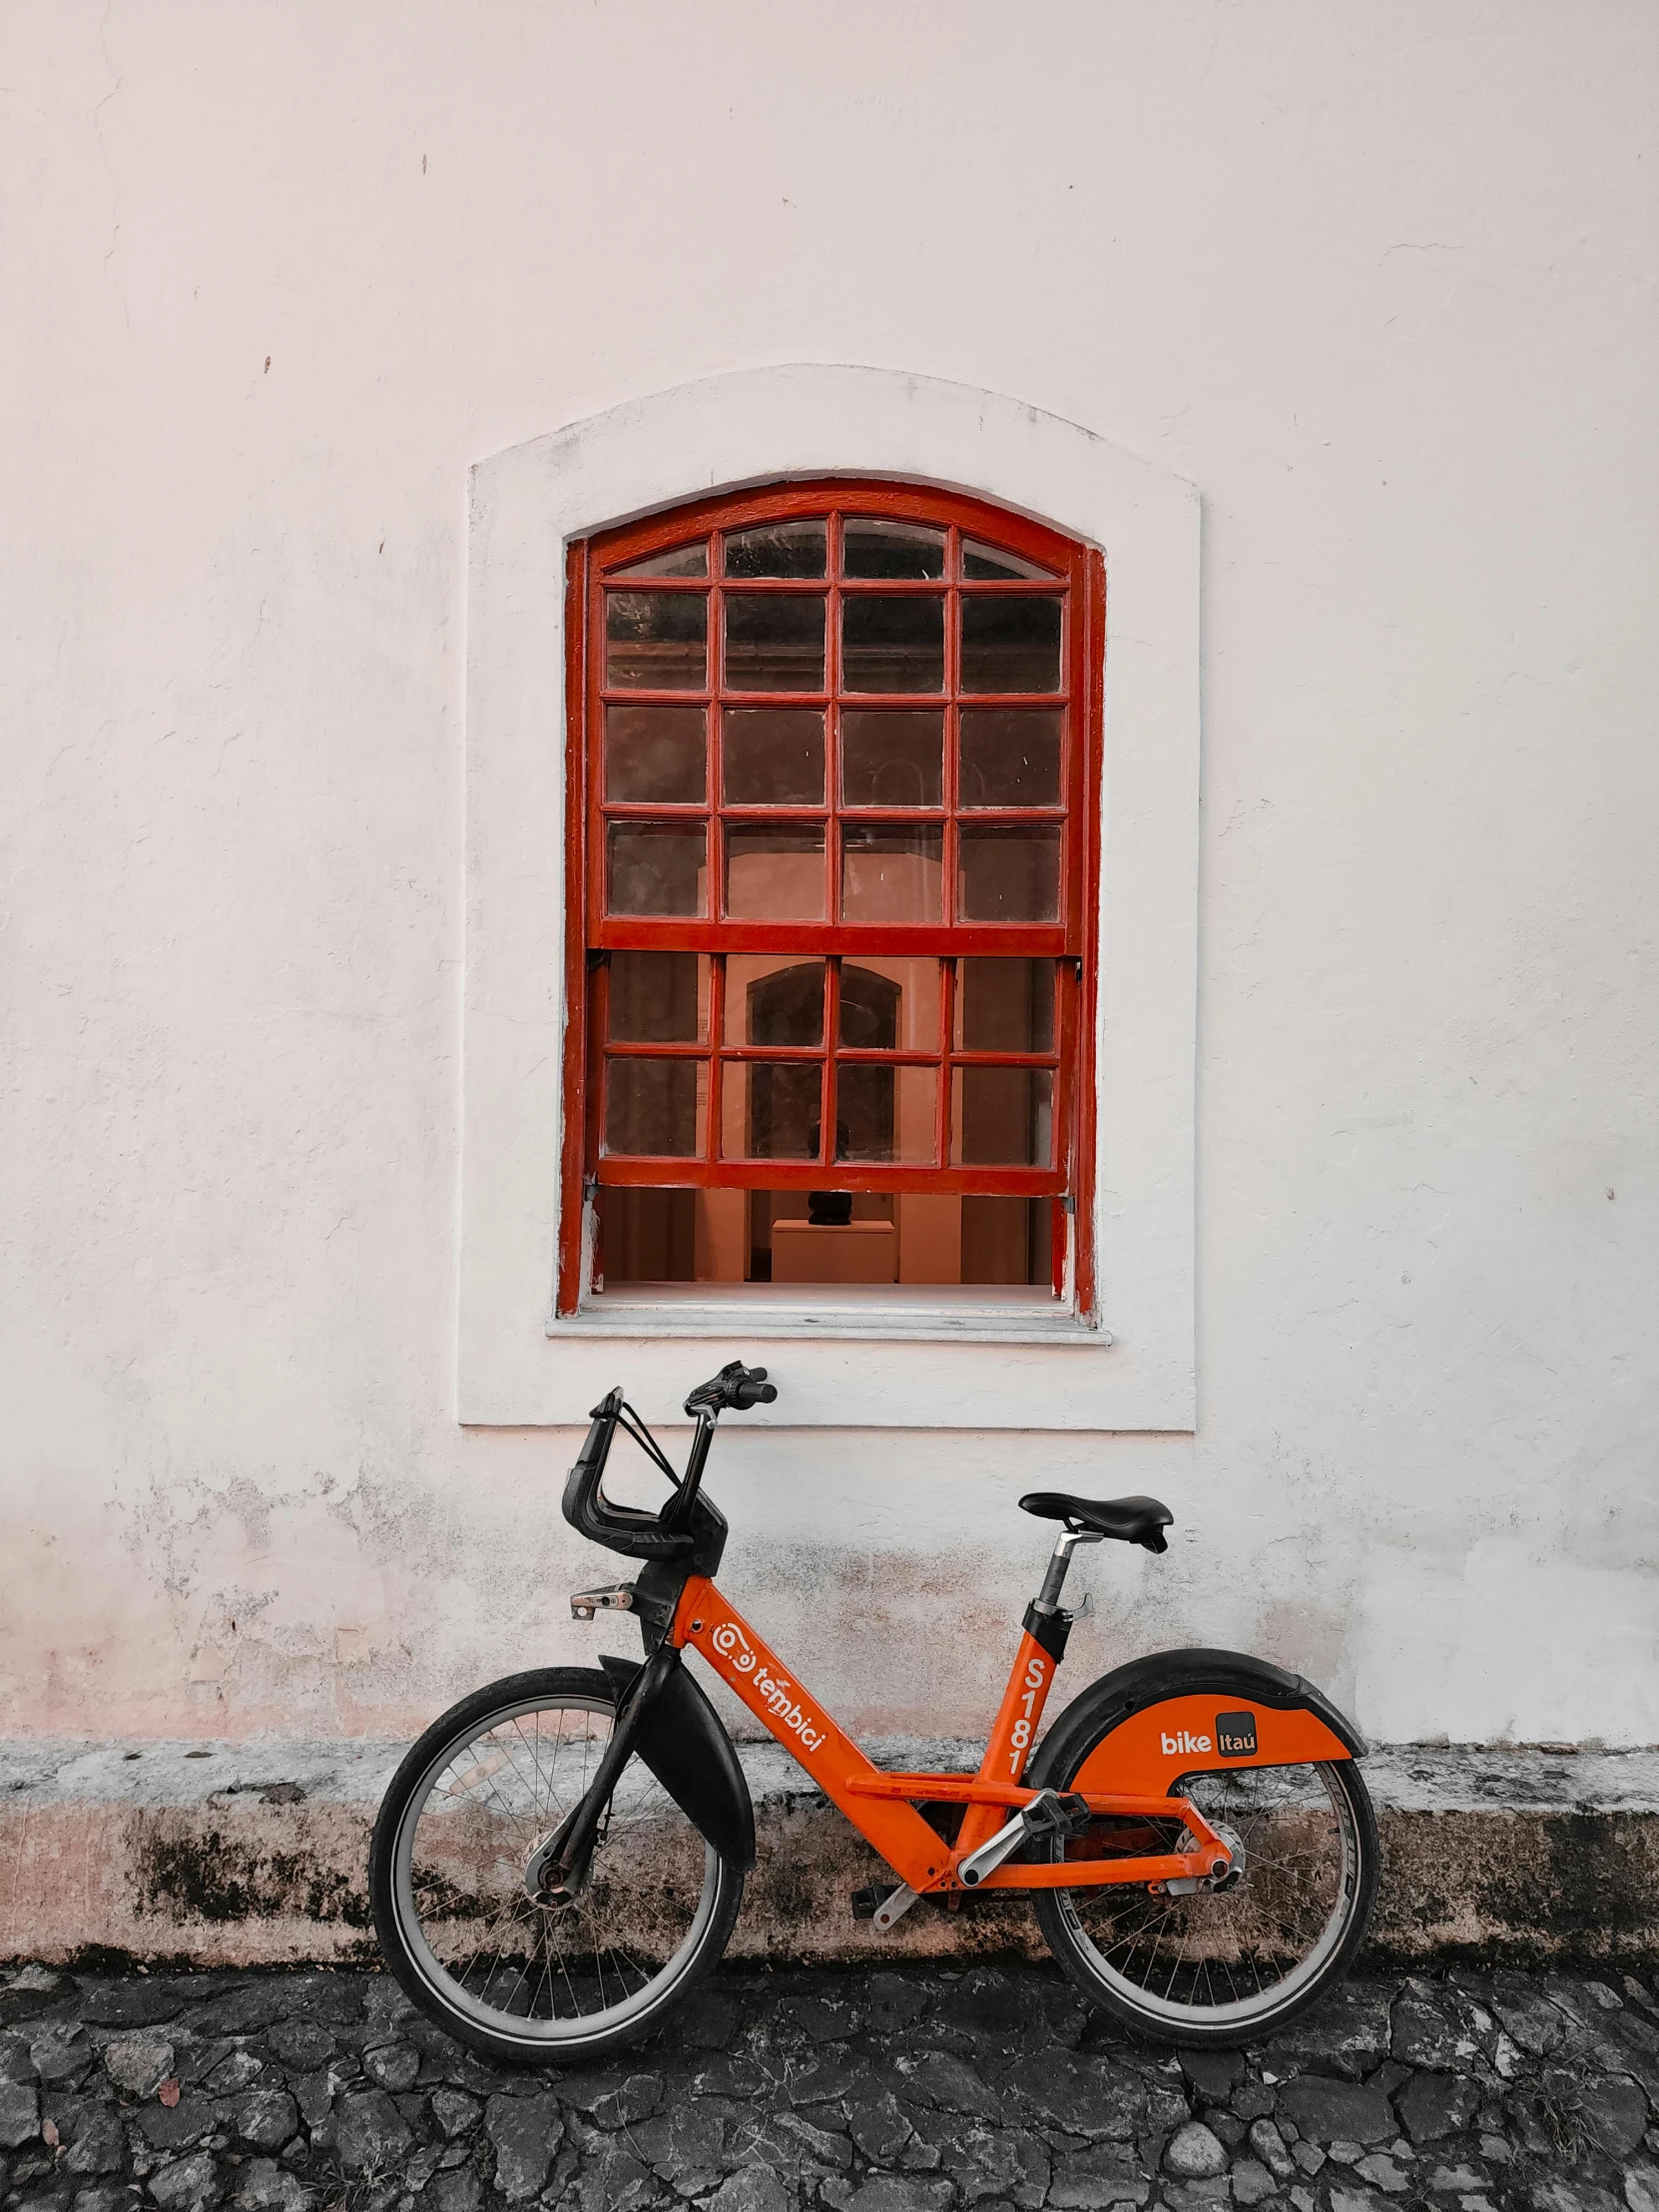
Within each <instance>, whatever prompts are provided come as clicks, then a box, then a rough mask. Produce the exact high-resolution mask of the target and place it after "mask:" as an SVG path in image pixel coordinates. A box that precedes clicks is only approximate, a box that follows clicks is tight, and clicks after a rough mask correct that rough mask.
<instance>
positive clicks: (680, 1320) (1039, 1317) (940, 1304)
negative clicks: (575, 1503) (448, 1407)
mask: <svg viewBox="0 0 1659 2212" xmlns="http://www.w3.org/2000/svg"><path fill="white" fill-rule="evenodd" d="M809 1300H810V1303H809ZM734 1330H737V1331H740V1332H745V1333H748V1334H750V1335H754V1336H764V1337H766V1338H768V1339H769V1340H777V1339H780V1338H795V1339H801V1340H815V1339H816V1340H817V1341H819V1342H821V1343H826V1344H828V1343H835V1342H842V1341H846V1340H849V1339H866V1340H867V1339H871V1338H874V1339H878V1340H880V1341H883V1342H889V1343H891V1342H900V1341H911V1342H918V1341H919V1342H926V1341H928V1340H932V1341H934V1342H938V1343H946V1344H980V1345H1029V1344H1050V1345H1051V1344H1078V1345H1092V1346H1093V1347H1094V1348H1095V1349H1096V1350H1103V1349H1104V1348H1105V1347H1107V1346H1109V1345H1110V1344H1111V1342H1112V1338H1111V1334H1110V1332H1109V1331H1107V1330H1103V1329H1096V1328H1093V1327H1091V1326H1090V1325H1089V1324H1088V1323H1086V1322H1083V1321H1081V1320H1079V1318H1078V1316H1077V1315H1076V1313H1075V1312H1073V1310H1072V1309H1071V1308H1070V1307H1069V1306H1066V1305H1062V1304H1061V1303H1060V1301H1059V1300H1057V1299H1055V1298H1054V1297H1053V1296H1052V1295H1051V1294H1050V1293H1049V1292H1048V1291H1045V1290H1043V1289H1041V1288H1031V1289H1027V1288H1025V1287H1023V1286H1008V1287H1006V1288H999V1289H996V1290H987V1289H984V1288H982V1287H979V1286H976V1285H956V1284H925V1285H923V1284H914V1285H909V1286H895V1285H891V1284H883V1285H881V1286H880V1287H879V1288H878V1289H877V1288H872V1287H868V1286H862V1287H860V1286H857V1285H833V1286H831V1285H821V1284H815V1285H814V1286H813V1287H812V1289H811V1291H810V1293H807V1292H804V1290H803V1288H802V1287H801V1286H799V1285H794V1284H792V1285H788V1286H779V1285H774V1284H769V1283H744V1284H736V1283H734V1284H731V1285H722V1286H718V1287H717V1286H715V1285H712V1284H708V1283H653V1284H630V1285H629V1286H628V1288H627V1290H626V1291H606V1292H602V1293H599V1294H596V1295H594V1296H592V1297H590V1298H589V1300H588V1301H587V1303H586V1304H585V1305H584V1306H583V1308H582V1310H581V1312H580V1313H578V1314H574V1315H569V1316H563V1317H555V1318H554V1319H552V1320H550V1321H549V1322H548V1324H547V1334H548V1335H549V1336H550V1337H585V1338H603V1337H613V1338H629V1339H637V1338H639V1337H720V1338H730V1337H731V1335H732V1334H733V1332H734Z"/></svg>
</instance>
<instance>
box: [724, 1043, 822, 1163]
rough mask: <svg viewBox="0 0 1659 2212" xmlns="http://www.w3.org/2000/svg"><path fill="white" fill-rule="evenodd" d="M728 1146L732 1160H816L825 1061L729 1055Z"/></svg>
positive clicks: (726, 1080)
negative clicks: (762, 1058)
mask: <svg viewBox="0 0 1659 2212" xmlns="http://www.w3.org/2000/svg"><path fill="white" fill-rule="evenodd" d="M721 1088H722V1095H723V1098H724V1101H725V1105H724V1111H723V1115H722V1118H723V1120H724V1121H725V1124H726V1127H725V1130H724V1131H723V1140H722V1149H723V1151H724V1152H725V1155H726V1157H727V1158H728V1159H729V1160H732V1159H735V1160H816V1159H817V1158H818V1155H819V1130H820V1127H821V1125H822V1116H823V1110H824V1063H823V1062H822V1061H821V1060H728V1061H727V1062H726V1064H725V1066H724V1068H723V1070H722V1074H721Z"/></svg>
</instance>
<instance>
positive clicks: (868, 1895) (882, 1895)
mask: <svg viewBox="0 0 1659 2212" xmlns="http://www.w3.org/2000/svg"><path fill="white" fill-rule="evenodd" d="M891 1896H892V1884H891V1883H882V1882H877V1883H872V1884H871V1885H870V1887H869V1888H868V1889H867V1890H854V1891H853V1893H852V1896H851V1898H850V1899H849V1900H848V1903H849V1904H850V1905H851V1907H852V1918H853V1919H854V1920H855V1921H872V1920H874V1918H875V1916H876V1914H877V1913H879V1912H880V1910H881V1908H882V1906H883V1905H885V1904H886V1902H887V1900H888V1898H890V1897H891Z"/></svg>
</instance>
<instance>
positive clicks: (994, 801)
mask: <svg viewBox="0 0 1659 2212" xmlns="http://www.w3.org/2000/svg"><path fill="white" fill-rule="evenodd" d="M1062 719H1063V715H1062V710H1061V709H1060V708H1058V707H964V708H963V710H962V743H961V757H960V762H959V765H958V769H957V786H956V792H957V803H958V804H959V805H960V806H963V807H1058V806H1059V804H1060V724H1061V721H1062Z"/></svg>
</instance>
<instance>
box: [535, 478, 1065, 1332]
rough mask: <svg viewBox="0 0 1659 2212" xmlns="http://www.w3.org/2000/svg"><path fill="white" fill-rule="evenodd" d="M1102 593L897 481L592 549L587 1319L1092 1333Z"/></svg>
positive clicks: (577, 816) (565, 1303) (579, 895)
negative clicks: (956, 1290) (895, 1306)
mask: <svg viewBox="0 0 1659 2212" xmlns="http://www.w3.org/2000/svg"><path fill="white" fill-rule="evenodd" d="M1102 595H1103V583H1102V578H1101V572H1100V566H1099V562H1098V559H1097V557H1096V556H1094V555H1093V554H1091V553H1090V552H1089V551H1088V550H1087V549H1086V548H1084V547H1082V546H1080V545H1078V544H1076V543H1075V542H1073V541H1072V540H1070V539H1068V538H1065V537H1062V536H1060V535H1059V534H1058V533H1056V532H1055V531H1053V530H1050V529H1047V528H1044V527H1042V526H1040V525H1038V524H1036V523H1033V522H1031V521H1029V520H1027V519H1026V518H1024V517H1022V516H1017V515H1014V514H1010V513H1007V512H1005V511H1003V510H1001V509H999V508H995V507H992V506H989V505H987V504H986V503H984V502H982V501H978V500H974V499H970V498H966V497H962V496H958V495H953V494H947V493H942V492H936V491H922V490H918V489H912V488H909V487H902V486H898V485H894V484H891V483H872V482H858V481H832V482H821V483H814V484H790V485H784V486H778V487H775V488H773V489H771V490H768V491H765V492H759V493H757V492H746V493H741V494H735V495H731V496H728V497H724V498H719V499H713V500H708V501H705V502H702V503H701V504H698V505H696V506H689V507H682V508H678V509H676V510H674V511H672V512H669V513H664V514H658V515H654V516H652V517H651V518H650V519H648V520H646V521H644V522H639V523H634V524H630V525H628V526H627V527H625V528H622V529H618V530H615V531H611V532H609V533H607V534H606V535H604V536H601V537H596V538H593V539H591V540H589V541H587V542H586V543H584V544H581V545H578V546H576V547H574V548H573V550H572V557H571V594H570V609H571V624H570V651H571V666H570V694H571V697H570V705H571V716H570V720H571V729H572V756H571V765H570V779H571V782H570V799H571V804H570V809H569V816H568V819H569V821H570V823H571V825H572V834H571V842H570V850H569V855H568V862H569V887H570V923H571V926H570V932H569V939H568V941H569V943H570V946H571V948H572V959H571V969H570V977H569V981H570V989H571V1006H572V1009H573V1013H572V1022H571V1033H570V1035H569V1037H568V1038H567V1057H566V1080H567V1086H568V1096H569V1105H570V1111H569V1112H568V1114H567V1118H566V1128H567V1142H566V1158H565V1193H566V1203H565V1206H564V1209H563V1218H564V1221H565V1222H566V1224H567V1225H569V1234H568V1235H567V1236H566V1238H565V1241H564V1246H563V1249H562V1251H561V1255H560V1290H559V1305H560V1309H561V1311H564V1312H570V1311H573V1310H574V1309H575V1307H576V1305H577V1303H578V1301H579V1298H580V1295H581V1292H582V1286H583V1280H584V1274H586V1276H587V1278H588V1280H589V1281H590V1283H591V1285H592V1288H593V1290H594V1291H595V1292H597V1293H599V1294H601V1295H602V1294H603V1291H604V1289H605V1288H606V1287H615V1286H618V1285H620V1284H625V1283H626V1284H639V1283H674V1282H701V1283H726V1284H733V1285H738V1284H743V1283H755V1282H774V1283H793V1284H802V1285H837V1286H847V1285H891V1284H906V1283H916V1284H932V1285H945V1284H955V1285H964V1286H973V1285H993V1284H994V1285H997V1286H1000V1287H1002V1289H1003V1290H1004V1291H1006V1290H1007V1289H1008V1288H1010V1287H1016V1286H1023V1287H1024V1292H1025V1295H1026V1296H1037V1297H1042V1298H1067V1297H1075V1298H1076V1300H1077V1302H1078V1304H1079V1306H1080V1307H1081V1308H1082V1309H1083V1310H1085V1311H1086V1310H1087V1309H1088V1306H1089V1304H1090V1303H1091V1297H1092V1256H1091V1255H1090V1254H1089V1253H1088V1252H1087V1251H1084V1250H1079V1249H1078V1248H1077V1246H1076V1242H1075V1236H1074V1232H1075V1229H1076V1225H1077V1224H1078V1223H1079V1222H1080V1221H1087V1220H1088V1219H1089V1218H1090V1209H1089V1206H1088V1204H1087V1199H1088V1193H1087V1192H1086V1191H1085V1190H1083V1189H1082V1188H1080V1180H1081V1178H1082V1177H1083V1176H1084V1175H1085V1174H1086V1172H1087V1165H1088V1162H1089V1161H1090V1159H1091V1157H1092V1149H1093V1147H1092V1135H1091V1133H1090V1131H1088V1130H1086V1129H1085V1128H1084V1126H1083V1125H1084V1123H1085V1121H1091V1120H1092V1073H1093V1071H1092V1065H1091V1059H1090V1047H1091V1039H1090V1036H1089V1034H1088V1030H1089V1026H1090V1025H1089V1023H1088V1021H1087V1020H1086V1019H1085V1018H1084V1015H1083V1009H1084V1008H1085V1007H1086V1006H1087V1005H1089V1004H1091V1003H1092V971H1093V960H1094V944H1093V930H1092V917H1093V914H1094V911H1095V905H1096V899H1095V883H1096V878H1097V871H1098V860H1097V837H1098V784H1099V719H1100V702H1099V698H1098V694H1097V687H1096V686H1095V684H1094V683H1092V682H1091V676H1090V672H1091V671H1092V670H1098V668H1099V665H1100V650H1099V625H1100V622H1101V620H1102ZM584 1199H585V1200H586V1201H587V1202H588V1203H587V1204H585V1205H584V1203H583V1201H584ZM584 1241H586V1245H587V1250H586V1253H585V1254H584ZM584 1258H586V1261H587V1267H586V1269H585V1270H584V1264H583V1263H584ZM807 1295H809V1296H810V1295H811V1294H810V1293H809V1294H807Z"/></svg>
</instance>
